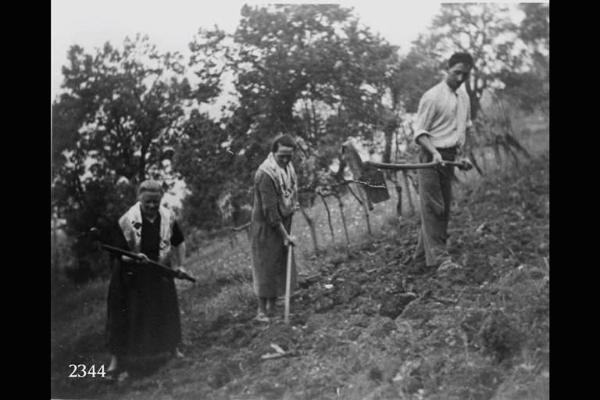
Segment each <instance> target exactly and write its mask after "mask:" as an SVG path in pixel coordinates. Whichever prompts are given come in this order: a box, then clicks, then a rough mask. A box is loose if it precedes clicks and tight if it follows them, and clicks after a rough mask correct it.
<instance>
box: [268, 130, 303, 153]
mask: <svg viewBox="0 0 600 400" xmlns="http://www.w3.org/2000/svg"><path fill="white" fill-rule="evenodd" d="M279 145H282V146H287V147H291V148H293V149H296V147H298V144H296V140H294V138H293V137H292V135H288V134H285V135H278V136H277V137H275V139H273V143H272V144H271V152H272V153H275V152H276V151H277V149H278V148H279Z"/></svg>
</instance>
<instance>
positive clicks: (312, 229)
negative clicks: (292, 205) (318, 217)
mask: <svg viewBox="0 0 600 400" xmlns="http://www.w3.org/2000/svg"><path fill="white" fill-rule="evenodd" d="M300 211H301V212H302V215H303V216H304V219H305V220H306V223H307V224H308V229H309V231H310V237H311V239H312V242H313V248H314V250H315V254H319V245H318V244H317V230H316V229H315V221H314V220H313V219H312V218H311V217H310V215H308V213H307V212H306V210H305V209H304V207H302V206H301V207H300Z"/></svg>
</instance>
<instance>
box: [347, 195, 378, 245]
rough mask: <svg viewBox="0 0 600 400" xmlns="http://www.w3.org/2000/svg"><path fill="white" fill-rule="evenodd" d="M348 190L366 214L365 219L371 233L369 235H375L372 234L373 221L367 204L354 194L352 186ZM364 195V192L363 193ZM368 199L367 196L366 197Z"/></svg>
mask: <svg viewBox="0 0 600 400" xmlns="http://www.w3.org/2000/svg"><path fill="white" fill-rule="evenodd" d="M348 190H349V191H350V193H351V194H352V196H354V198H355V199H356V201H358V204H360V206H361V207H362V209H363V211H364V213H365V219H366V221H367V231H368V232H369V235H373V233H372V232H371V220H370V218H369V209H368V207H367V204H366V202H364V201H362V200H361V199H360V198H359V197H358V196H357V195H356V193H354V191H353V190H352V188H351V187H350V185H348ZM359 190H360V188H359ZM363 193H364V192H363ZM365 197H366V195H365Z"/></svg>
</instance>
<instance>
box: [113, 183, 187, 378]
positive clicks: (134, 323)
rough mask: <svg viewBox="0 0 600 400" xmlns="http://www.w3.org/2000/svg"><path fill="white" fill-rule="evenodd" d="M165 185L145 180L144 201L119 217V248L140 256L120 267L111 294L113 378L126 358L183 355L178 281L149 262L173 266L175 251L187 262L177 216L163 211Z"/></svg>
mask: <svg viewBox="0 0 600 400" xmlns="http://www.w3.org/2000/svg"><path fill="white" fill-rule="evenodd" d="M162 195H163V191H162V186H161V185H160V183H158V182H156V181H144V182H143V183H142V184H141V185H140V187H139V189H138V199H139V202H138V203H136V204H135V205H134V206H132V207H131V208H130V209H129V210H128V211H127V212H126V213H125V214H123V216H122V217H121V218H120V219H119V226H118V229H117V232H118V233H117V234H116V235H115V240H114V243H113V244H114V245H115V246H117V247H120V248H122V249H126V250H130V251H133V252H135V253H137V254H138V257H139V259H137V260H134V259H131V258H129V257H126V256H123V257H121V259H119V260H118V261H117V262H116V263H114V266H113V271H112V275H111V280H110V284H109V291H108V302H107V303H108V304H107V305H108V307H107V325H106V328H107V329H106V333H107V345H108V349H109V351H110V353H111V356H112V357H111V362H110V365H109V367H108V369H107V374H108V375H109V377H115V376H116V375H117V374H119V373H120V372H121V371H122V369H121V365H120V361H121V359H122V358H123V357H140V356H154V355H160V354H164V353H166V352H169V353H171V354H173V355H175V356H182V354H181V352H180V349H179V346H180V344H181V325H180V319H179V304H178V300H177V292H176V290H175V284H174V282H173V278H169V277H165V276H163V275H161V274H159V273H157V271H156V270H155V269H153V268H151V267H150V266H149V265H148V264H145V261H147V260H152V261H157V262H160V263H161V264H163V265H167V266H171V256H172V253H173V251H172V248H174V249H175V250H176V251H175V252H174V253H175V255H176V258H177V261H178V264H177V265H179V267H178V268H176V269H178V270H181V271H185V270H184V269H183V267H182V266H181V265H182V264H183V263H184V260H185V243H184V237H183V234H182V232H181V229H180V228H179V226H178V224H177V221H175V215H174V214H173V213H172V212H171V211H170V210H169V209H167V208H166V207H161V206H160V202H161V199H162Z"/></svg>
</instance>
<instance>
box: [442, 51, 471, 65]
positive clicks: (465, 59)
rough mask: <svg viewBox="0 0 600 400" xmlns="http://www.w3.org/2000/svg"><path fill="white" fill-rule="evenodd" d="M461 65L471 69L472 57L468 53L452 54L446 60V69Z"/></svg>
mask: <svg viewBox="0 0 600 400" xmlns="http://www.w3.org/2000/svg"><path fill="white" fill-rule="evenodd" d="M458 63H463V64H465V65H467V66H468V67H469V68H472V67H473V64H474V62H473V57H471V55H470V54H469V53H454V54H452V56H451V57H450V59H449V60H448V68H452V66H453V65H455V64H458Z"/></svg>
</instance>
